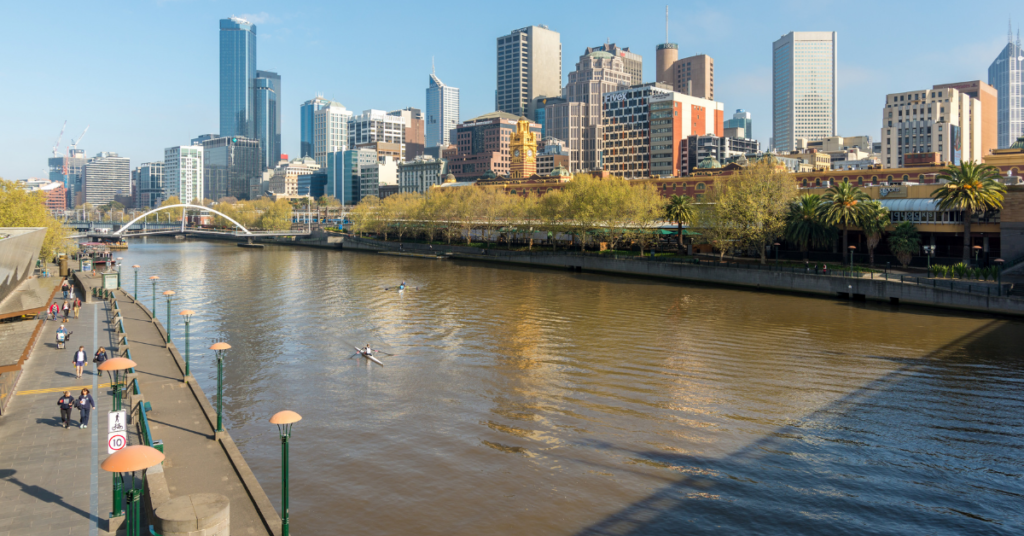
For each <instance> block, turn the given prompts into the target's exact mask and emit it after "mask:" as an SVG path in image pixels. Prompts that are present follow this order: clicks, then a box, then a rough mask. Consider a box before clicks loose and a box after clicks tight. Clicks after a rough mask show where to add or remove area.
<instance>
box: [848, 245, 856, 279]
mask: <svg viewBox="0 0 1024 536" xmlns="http://www.w3.org/2000/svg"><path fill="white" fill-rule="evenodd" d="M849 249H850V273H851V274H852V273H853V252H854V251H856V250H857V246H849Z"/></svg>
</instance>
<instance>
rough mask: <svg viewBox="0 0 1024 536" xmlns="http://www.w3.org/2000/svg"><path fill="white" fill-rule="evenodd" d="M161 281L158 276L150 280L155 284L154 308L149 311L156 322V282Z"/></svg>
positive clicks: (151, 277)
mask: <svg viewBox="0 0 1024 536" xmlns="http://www.w3.org/2000/svg"><path fill="white" fill-rule="evenodd" d="M159 279H160V276H158V275H151V276H149V280H150V281H152V282H153V308H152V309H150V310H149V314H150V316H151V317H152V318H153V320H156V282H157V281H158V280H159Z"/></svg>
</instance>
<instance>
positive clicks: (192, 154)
mask: <svg viewBox="0 0 1024 536" xmlns="http://www.w3.org/2000/svg"><path fill="white" fill-rule="evenodd" d="M164 184H165V185H166V187H167V197H172V196H177V197H178V199H180V200H181V202H182V203H192V202H195V203H199V202H201V201H202V200H203V194H204V193H205V191H204V186H203V147H202V146H201V145H182V146H177V147H168V148H166V149H164Z"/></svg>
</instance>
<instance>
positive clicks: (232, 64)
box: [220, 17, 256, 138]
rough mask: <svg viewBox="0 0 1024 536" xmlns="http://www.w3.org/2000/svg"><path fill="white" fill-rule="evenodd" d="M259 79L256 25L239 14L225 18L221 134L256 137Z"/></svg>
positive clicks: (222, 25)
mask: <svg viewBox="0 0 1024 536" xmlns="http://www.w3.org/2000/svg"><path fill="white" fill-rule="evenodd" d="M255 81H256V25H254V24H251V23H249V22H248V21H246V20H243V19H239V18H236V17H231V18H229V19H221V21H220V135H221V136H244V137H246V138H253V137H254V133H255V130H256V128H255V127H256V125H255V122H256V121H255V119H256V118H255V102H254V100H255V91H254V84H255Z"/></svg>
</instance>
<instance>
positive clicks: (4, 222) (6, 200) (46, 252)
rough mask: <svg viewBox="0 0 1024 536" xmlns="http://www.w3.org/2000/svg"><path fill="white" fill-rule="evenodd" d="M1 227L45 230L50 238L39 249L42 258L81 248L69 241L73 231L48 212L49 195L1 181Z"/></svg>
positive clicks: (44, 240)
mask: <svg viewBox="0 0 1024 536" xmlns="http://www.w3.org/2000/svg"><path fill="white" fill-rule="evenodd" d="M0 227H45V228H46V237H45V238H43V245H42V247H41V248H40V250H39V256H40V257H42V258H50V257H52V256H53V255H54V254H56V253H62V252H65V253H71V252H72V251H74V250H75V249H77V245H76V244H75V242H74V240H72V239H71V238H69V237H70V236H71V230H70V229H68V228H67V227H64V224H63V223H61V221H60V220H58V219H56V218H54V217H53V216H52V215H50V212H49V211H48V210H46V194H45V193H43V192H38V191H37V192H29V191H27V190H25V189H24V188H22V187H20V186H18V185H17V184H16V183H14V182H11V181H5V180H3V179H0Z"/></svg>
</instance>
